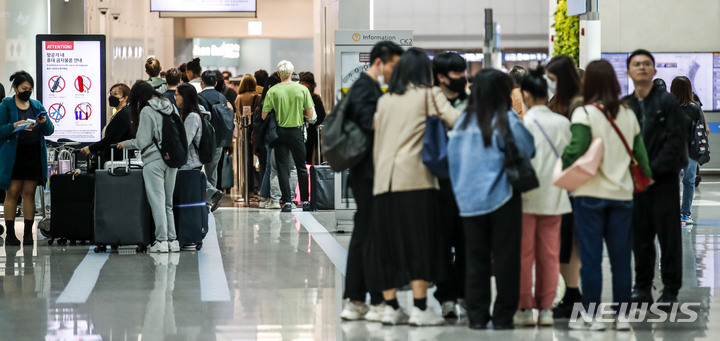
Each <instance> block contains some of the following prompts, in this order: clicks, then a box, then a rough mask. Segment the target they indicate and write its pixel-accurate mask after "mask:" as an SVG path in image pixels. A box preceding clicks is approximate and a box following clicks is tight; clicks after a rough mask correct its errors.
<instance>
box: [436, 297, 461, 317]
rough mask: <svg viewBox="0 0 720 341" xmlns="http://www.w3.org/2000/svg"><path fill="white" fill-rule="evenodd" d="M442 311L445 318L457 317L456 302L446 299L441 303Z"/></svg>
mask: <svg viewBox="0 0 720 341" xmlns="http://www.w3.org/2000/svg"><path fill="white" fill-rule="evenodd" d="M440 308H441V311H442V317H444V318H456V317H457V315H456V314H455V302H453V301H445V302H443V303H442V304H441V305H440Z"/></svg>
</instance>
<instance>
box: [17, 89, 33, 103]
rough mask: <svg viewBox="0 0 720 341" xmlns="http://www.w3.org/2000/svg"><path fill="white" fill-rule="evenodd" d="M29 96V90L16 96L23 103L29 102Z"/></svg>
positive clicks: (30, 92)
mask: <svg viewBox="0 0 720 341" xmlns="http://www.w3.org/2000/svg"><path fill="white" fill-rule="evenodd" d="M30 95H32V91H31V90H28V91H23V92H21V93H18V94H17V98H18V99H19V100H21V101H23V102H27V101H29V100H30Z"/></svg>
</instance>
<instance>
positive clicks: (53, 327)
mask: <svg viewBox="0 0 720 341" xmlns="http://www.w3.org/2000/svg"><path fill="white" fill-rule="evenodd" d="M223 206H224V207H221V208H220V209H219V210H218V211H217V212H215V213H214V214H213V217H211V220H210V221H211V230H210V232H209V233H208V235H207V237H206V238H205V243H204V245H203V248H202V249H201V250H200V251H183V252H181V253H179V254H178V253H174V254H144V253H143V254H136V253H135V251H134V249H120V250H119V252H113V253H94V252H93V250H92V247H91V246H88V245H74V246H73V245H67V246H57V245H53V246H49V245H48V243H47V241H46V240H44V239H43V238H42V237H40V240H39V241H37V242H36V243H35V245H34V246H32V247H30V246H25V247H11V246H2V247H0V282H1V283H2V290H0V340H58V341H59V340H143V341H146V340H218V341H225V340H477V339H493V340H498V341H499V340H582V341H589V340H614V339H618V340H672V341H684V340H718V339H720V302H719V301H720V300H719V299H718V297H719V296H720V292H718V291H716V290H718V289H720V250H719V248H720V210H718V208H719V207H720V177H710V176H705V179H704V181H703V183H702V184H701V185H700V187H699V189H698V190H697V191H696V196H695V201H694V206H693V216H694V218H695V221H696V224H695V225H693V226H688V227H684V228H683V233H682V244H683V251H684V252H683V265H684V274H683V281H684V286H683V288H682V290H681V291H680V297H679V298H680V301H681V302H696V303H700V305H699V308H697V309H695V310H696V311H697V312H698V316H699V318H698V320H697V321H696V322H694V323H678V322H676V323H671V322H666V323H654V324H653V323H637V324H633V330H632V331H626V332H617V331H614V330H608V331H604V332H590V331H570V330H568V328H567V322H566V321H556V322H557V324H556V326H555V327H549V328H517V329H515V330H511V331H493V330H486V331H473V330H470V329H468V328H467V325H466V321H464V320H460V321H455V320H448V323H447V325H446V326H443V327H421V328H417V327H408V326H398V327H385V326H382V325H380V324H377V323H366V322H341V320H340V318H339V317H338V316H339V312H340V310H341V308H342V304H343V301H342V289H343V282H344V281H343V279H344V275H343V274H344V272H345V261H346V255H347V247H348V245H349V242H350V234H349V233H344V234H343V233H337V230H336V221H335V214H334V213H333V212H314V213H306V212H293V213H280V211H279V210H260V209H258V208H243V207H238V205H237V204H235V203H234V201H233V200H232V198H227V199H226V200H225V202H224V203H223ZM603 269H604V270H603V272H604V285H603V299H604V301H606V302H610V301H611V299H612V297H611V296H612V293H611V286H610V265H609V262H608V260H607V257H605V258H604V263H603ZM656 273H657V271H656ZM656 283H657V285H656V286H657V287H658V288H662V285H661V284H660V280H659V277H658V278H656ZM658 295H659V292H658V291H657V290H656V291H655V297H656V298H657V297H658ZM399 300H400V304H401V305H402V306H405V307H409V306H410V305H411V302H412V300H411V297H410V295H409V293H408V292H401V293H400V294H399ZM428 303H429V304H430V307H431V308H432V309H436V311H438V312H439V305H438V302H437V301H436V300H435V299H429V302H428Z"/></svg>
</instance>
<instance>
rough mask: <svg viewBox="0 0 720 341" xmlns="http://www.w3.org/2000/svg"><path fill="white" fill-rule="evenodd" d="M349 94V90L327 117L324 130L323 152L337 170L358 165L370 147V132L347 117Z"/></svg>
mask: <svg viewBox="0 0 720 341" xmlns="http://www.w3.org/2000/svg"><path fill="white" fill-rule="evenodd" d="M348 96H350V93H349V92H348V94H347V95H345V97H344V98H343V99H341V100H340V102H338V104H337V105H335V107H334V108H333V110H332V112H331V113H330V115H328V116H327V117H326V118H325V128H323V130H322V139H321V141H322V154H323V156H324V157H325V159H326V160H327V161H328V163H329V164H330V167H331V168H332V170H333V171H335V172H341V171H343V170H345V169H348V168H352V167H353V166H355V165H357V164H358V163H359V162H360V161H362V160H363V158H365V154H367V152H368V149H369V143H370V137H369V134H368V133H366V132H365V131H363V129H362V128H360V126H359V125H358V124H357V123H355V121H353V120H352V119H350V118H349V117H347V107H348V102H349V100H348Z"/></svg>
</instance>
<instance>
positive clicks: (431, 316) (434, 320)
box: [408, 307, 445, 326]
mask: <svg viewBox="0 0 720 341" xmlns="http://www.w3.org/2000/svg"><path fill="white" fill-rule="evenodd" d="M408 323H410V325H412V326H442V325H444V324H445V319H444V318H443V317H442V316H439V315H438V314H435V310H433V308H430V307H427V308H425V310H420V308H418V307H412V310H410V319H409V320H408Z"/></svg>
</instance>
